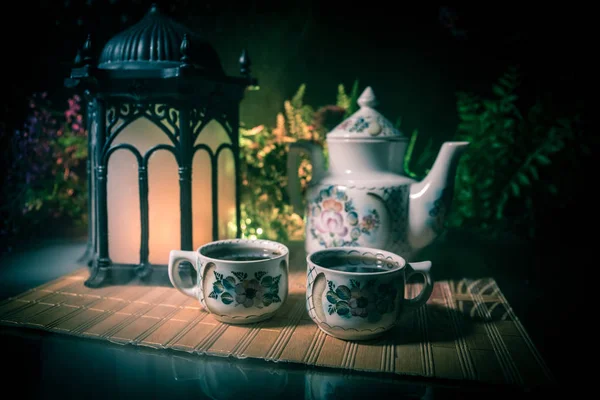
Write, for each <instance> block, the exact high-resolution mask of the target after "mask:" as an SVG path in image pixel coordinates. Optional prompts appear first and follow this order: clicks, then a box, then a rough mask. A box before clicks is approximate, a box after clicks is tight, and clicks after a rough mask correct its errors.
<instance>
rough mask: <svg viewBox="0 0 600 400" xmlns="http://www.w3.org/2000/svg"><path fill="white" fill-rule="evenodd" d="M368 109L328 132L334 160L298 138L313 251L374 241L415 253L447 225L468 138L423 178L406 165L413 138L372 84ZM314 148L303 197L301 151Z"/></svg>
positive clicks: (292, 161) (302, 210)
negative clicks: (389, 115) (380, 104)
mask: <svg viewBox="0 0 600 400" xmlns="http://www.w3.org/2000/svg"><path fill="white" fill-rule="evenodd" d="M358 105H359V106H360V109H359V110H358V111H356V112H355V113H354V114H353V115H351V116H350V117H349V118H348V119H347V120H345V121H344V122H342V123H341V124H339V125H338V126H336V127H335V128H334V129H333V130H332V131H331V132H329V133H328V134H327V137H326V141H327V146H328V148H329V168H328V169H327V170H325V157H324V155H323V151H322V148H321V146H319V145H316V144H314V143H312V142H309V141H299V142H296V143H292V144H291V146H290V152H289V155H288V164H287V171H288V194H289V196H290V199H291V202H292V205H293V206H294V210H295V212H297V213H299V214H300V215H302V216H303V217H304V218H305V222H306V240H305V249H306V251H307V252H308V253H311V252H313V251H316V250H319V249H323V248H328V247H338V246H362V247H374V248H379V249H382V250H387V251H391V252H394V253H397V254H400V255H401V256H402V257H405V258H407V259H409V260H410V258H411V256H413V255H415V254H416V253H417V252H418V251H419V250H420V249H422V248H424V247H426V246H427V245H429V244H430V243H431V242H432V241H433V240H434V239H435V238H436V237H437V236H438V235H439V234H440V233H441V231H442V229H443V226H444V225H443V224H444V220H445V216H446V214H447V212H448V209H449V207H450V203H451V200H452V195H453V187H454V180H455V174H456V167H457V164H458V161H459V159H460V157H461V155H462V154H463V152H464V150H465V149H466V148H467V146H468V145H469V143H468V142H445V143H444V144H443V145H442V147H441V149H440V152H439V154H438V156H437V158H436V160H435V162H434V164H433V167H432V168H431V170H430V172H429V174H428V175H427V176H426V177H425V178H424V179H423V180H422V181H420V182H417V181H415V180H414V179H412V178H410V177H408V176H407V175H406V173H405V171H404V156H405V154H406V149H407V145H408V138H407V137H406V136H404V135H403V134H402V133H401V132H400V131H399V130H398V129H396V128H395V127H394V126H393V124H392V123H391V122H390V121H389V120H387V119H386V118H385V117H383V116H382V115H381V114H380V113H379V112H377V111H376V110H375V109H374V107H375V106H376V105H377V101H376V99H375V95H374V94H373V90H372V89H371V88H370V87H367V88H366V89H365V91H364V92H363V93H362V94H361V96H360V97H359V99H358ZM302 152H305V153H308V155H309V157H310V161H311V163H312V170H313V175H312V180H311V182H310V184H309V187H308V188H307V193H306V205H305V206H304V205H303V199H302V195H301V187H300V180H299V177H298V166H299V161H300V159H299V155H300V153H302Z"/></svg>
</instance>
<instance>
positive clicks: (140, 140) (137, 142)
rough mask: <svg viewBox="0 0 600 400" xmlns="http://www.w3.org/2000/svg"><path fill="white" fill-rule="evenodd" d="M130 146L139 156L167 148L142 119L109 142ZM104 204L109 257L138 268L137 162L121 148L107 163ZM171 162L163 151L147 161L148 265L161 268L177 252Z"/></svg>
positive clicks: (160, 133) (176, 209) (177, 214)
mask: <svg viewBox="0 0 600 400" xmlns="http://www.w3.org/2000/svg"><path fill="white" fill-rule="evenodd" d="M121 143H125V144H129V145H132V146H134V147H135V148H136V149H137V150H138V151H139V153H140V155H141V156H142V157H143V156H144V155H145V154H146V153H147V152H148V151H149V150H150V149H151V148H152V147H154V146H156V145H158V144H167V145H169V144H172V143H170V141H169V139H168V137H167V136H166V135H165V133H164V132H163V131H162V130H161V128H160V127H158V126H156V125H155V124H154V123H153V122H151V121H150V120H148V119H147V118H145V117H142V118H138V119H136V120H135V121H133V122H131V123H130V124H129V125H127V126H126V127H125V128H124V129H123V131H121V132H120V133H119V134H118V135H117V136H116V137H115V139H114V141H113V143H112V146H111V147H114V146H117V145H119V144H121ZM107 171H108V175H107V202H108V203H107V205H108V207H107V208H108V231H109V256H110V259H111V261H112V262H114V263H119V264H138V263H140V261H141V260H140V246H141V213H140V192H139V172H138V162H137V160H136V158H135V156H134V155H133V154H132V153H131V152H130V151H129V150H125V149H120V150H117V151H115V152H114V153H113V154H112V155H111V157H110V159H109V161H108V170H107ZM179 210H180V209H179V186H178V175H177V162H176V161H175V158H174V156H173V155H172V154H171V153H170V152H168V151H166V150H158V151H156V152H154V153H153V154H152V155H151V156H150V158H149V160H148V230H149V238H148V241H149V243H148V247H149V261H150V263H152V264H166V263H167V262H168V255H169V251H170V250H171V249H176V248H179V247H180V231H179V226H180V211H179Z"/></svg>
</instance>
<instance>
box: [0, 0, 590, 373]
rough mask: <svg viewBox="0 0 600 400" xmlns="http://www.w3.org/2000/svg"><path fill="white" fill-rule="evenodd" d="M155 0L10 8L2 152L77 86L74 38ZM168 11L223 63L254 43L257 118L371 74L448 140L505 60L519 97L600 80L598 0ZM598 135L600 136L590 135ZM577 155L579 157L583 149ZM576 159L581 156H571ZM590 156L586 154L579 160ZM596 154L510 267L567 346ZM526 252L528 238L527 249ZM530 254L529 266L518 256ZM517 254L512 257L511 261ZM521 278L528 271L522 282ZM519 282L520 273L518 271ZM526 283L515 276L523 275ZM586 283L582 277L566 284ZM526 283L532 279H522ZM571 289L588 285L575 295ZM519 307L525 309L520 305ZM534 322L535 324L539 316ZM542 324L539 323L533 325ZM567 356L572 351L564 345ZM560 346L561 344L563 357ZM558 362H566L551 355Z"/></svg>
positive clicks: (552, 174)
mask: <svg viewBox="0 0 600 400" xmlns="http://www.w3.org/2000/svg"><path fill="white" fill-rule="evenodd" d="M151 3H152V2H150V1H142V0H138V1H135V0H104V1H100V0H88V1H49V0H47V1H37V2H36V1H20V2H16V3H14V4H13V3H11V9H10V10H9V9H8V8H5V10H4V12H3V16H4V21H3V23H2V24H1V28H0V29H2V33H1V35H0V37H2V47H1V49H0V51H2V54H3V57H2V60H3V67H4V68H3V72H2V73H1V74H0V76H1V79H2V82H1V87H2V95H3V96H2V102H3V103H2V107H1V108H0V124H1V125H0V128H2V129H1V132H2V136H1V137H0V147H1V148H2V149H3V152H2V157H7V156H8V155H7V153H6V149H7V148H8V143H9V140H10V132H12V131H14V129H18V128H20V127H22V125H23V121H24V119H25V117H26V113H27V107H26V106H27V101H26V100H27V98H28V97H29V96H30V95H31V94H32V93H34V92H42V91H46V92H48V93H49V96H50V97H51V98H52V99H53V102H54V103H55V104H61V102H64V104H65V108H66V99H67V98H68V96H70V95H72V94H73V93H72V92H70V91H68V90H67V89H65V88H64V87H63V79H64V78H65V77H67V76H68V73H69V69H70V67H71V62H72V60H73V58H74V56H75V54H76V50H77V49H78V48H79V47H80V46H81V45H82V44H83V42H84V40H85V37H86V35H87V34H88V33H91V34H92V35H93V38H94V44H95V50H96V51H97V52H99V51H100V50H101V47H102V45H103V44H104V43H106V41H107V40H108V39H109V38H110V37H112V36H113V35H114V34H116V33H118V32H120V31H121V30H123V29H125V28H126V27H128V26H130V25H131V24H133V23H135V22H137V21H138V20H139V19H140V18H141V17H142V16H143V15H144V14H145V13H146V12H147V11H148V9H149V7H150V4H151ZM157 3H158V5H159V7H160V8H161V10H163V12H165V13H168V14H169V15H171V16H172V17H173V18H175V19H176V20H179V21H180V22H182V23H184V24H185V25H187V26H188V27H189V28H191V29H194V30H196V31H198V32H199V33H201V34H203V35H204V37H205V38H206V39H207V40H208V41H209V42H210V43H211V44H213V46H214V47H215V49H216V51H217V53H218V54H219V55H220V57H221V61H222V63H223V66H224V68H225V70H226V72H227V73H228V74H230V75H238V73H239V71H238V69H239V67H238V61H237V60H238V57H239V54H240V52H241V50H242V48H244V47H246V48H247V49H248V50H249V54H250V56H251V59H252V61H253V74H254V75H255V76H256V77H257V78H258V79H259V81H260V86H261V90H260V91H258V92H253V93H249V94H248V95H247V96H246V99H245V100H244V102H243V103H242V108H241V120H242V122H243V123H245V124H246V125H247V126H254V125H257V124H268V125H273V124H274V123H275V116H276V114H277V112H280V111H282V110H283V101H284V100H286V99H289V98H290V97H291V96H293V94H294V93H295V91H296V90H297V89H298V87H299V86H300V84H302V83H306V84H307V93H306V96H305V102H306V103H307V104H310V105H312V106H314V107H319V106H322V105H326V104H332V103H335V96H336V90H337V85H338V84H340V83H343V84H344V85H345V86H346V88H350V87H351V85H352V83H353V81H354V80H355V79H358V80H359V81H360V88H361V90H362V89H363V88H364V87H365V86H371V87H372V88H373V89H374V91H375V93H376V94H377V96H378V98H379V100H380V106H379V110H380V111H381V112H382V113H383V114H384V115H385V116H387V117H388V118H389V119H390V120H392V121H394V120H396V118H397V117H399V116H402V118H403V129H404V130H405V131H406V132H412V130H413V129H418V130H419V131H420V132H421V134H422V135H423V138H422V139H423V140H422V141H420V142H419V143H417V151H418V149H419V148H420V146H422V145H423V144H424V142H425V141H426V139H427V138H430V137H431V138H433V139H434V140H435V141H436V143H441V141H443V140H450V139H451V137H452V136H453V135H454V133H455V130H456V125H457V123H458V118H457V114H456V92H457V91H475V92H478V93H481V94H486V92H488V91H489V90H490V89H491V84H492V83H493V82H494V81H495V80H496V79H497V78H498V77H499V76H500V74H501V73H502V72H504V71H505V70H506V68H507V67H508V66H511V65H518V66H519V67H520V69H521V72H522V73H523V76H524V86H523V90H522V91H521V101H522V102H523V103H524V104H530V103H532V102H533V101H534V100H535V98H536V97H537V96H540V95H544V94H550V95H551V96H552V99H553V103H554V105H555V106H556V109H559V110H561V112H562V113H569V112H570V111H571V110H574V109H575V108H581V107H582V106H583V99H584V98H587V97H588V96H589V95H585V94H584V93H585V89H587V88H589V87H590V86H591V82H593V80H592V79H591V77H592V76H591V74H590V73H589V71H590V70H591V59H592V56H591V52H592V43H594V42H592V39H591V38H592V36H591V31H592V26H593V24H594V23H595V19H596V17H595V15H596V14H595V13H593V12H592V11H591V10H590V7H586V6H581V5H580V6H577V5H571V4H566V3H564V2H563V3H559V2H555V3H548V2H546V3H540V4H538V5H534V4H525V3H524V2H520V3H515V4H511V3H504V2H492V3H490V2H472V3H469V4H468V5H466V4H465V5H463V6H451V5H443V4H435V3H428V4H419V5H417V4H415V2H379V1H369V2H356V3H354V2H331V1H328V2H319V1H312V2H311V1H281V2H264V1H245V2H227V1H219V2H217V1H187V0H179V1H170V2H167V1H159V2H157ZM585 140H588V141H589V143H590V145H591V144H595V142H596V140H597V139H596V138H595V137H591V136H586V138H585ZM574 161H575V160H574ZM574 161H573V164H574ZM578 161H581V160H578ZM593 161H594V157H593V156H592V157H590V158H589V159H586V160H583V164H581V165H580V166H579V167H577V168H574V167H573V165H571V163H566V164H563V165H554V166H553V167H551V169H549V171H548V172H547V174H548V176H549V178H550V179H556V180H561V181H566V182H568V183H569V184H568V185H567V186H565V187H567V188H568V190H566V191H565V193H563V194H562V196H563V198H564V201H563V202H562V203H561V204H562V205H561V206H560V207H559V208H557V207H555V206H553V205H552V204H553V203H551V202H549V203H548V204H544V201H543V199H538V200H542V201H540V202H538V204H540V205H539V210H538V212H539V213H540V215H542V218H539V219H538V221H539V222H538V223H539V224H540V227H539V228H540V229H539V231H540V232H541V233H539V234H538V235H537V236H536V238H535V240H534V241H533V242H532V243H531V244H530V245H529V247H528V248H527V249H528V250H527V251H528V253H527V254H524V253H515V254H509V255H505V257H504V259H505V260H509V261H507V264H506V265H505V266H504V267H505V268H506V269H507V270H511V269H514V268H520V269H521V268H522V269H524V270H523V271H519V275H518V276H519V277H520V278H519V279H521V280H523V281H524V282H526V286H525V287H526V288H527V287H529V286H527V285H534V286H531V288H532V289H531V291H532V292H533V291H534V287H535V290H536V292H535V293H538V290H539V288H542V290H541V292H539V293H541V294H540V295H539V296H538V295H535V296H538V297H539V298H538V297H536V300H539V301H538V303H535V304H537V305H536V307H544V305H547V308H548V309H545V310H540V311H543V313H542V312H540V313H539V314H540V315H543V316H544V317H543V318H542V317H540V316H538V319H537V320H536V319H535V315H534V314H536V313H537V310H536V309H531V310H524V311H523V313H524V314H526V315H527V316H528V317H531V318H534V321H537V322H536V323H531V324H529V326H530V327H532V329H534V330H535V329H537V332H539V333H536V334H535V335H536V337H535V338H534V339H536V340H542V341H543V340H544V338H546V339H547V346H560V345H561V344H563V343H565V340H570V339H573V338H576V337H577V332H578V331H577V329H578V328H581V327H584V326H585V324H582V323H581V321H582V320H580V319H576V318H578V317H579V315H580V314H581V312H582V307H581V306H580V304H582V303H583V301H584V299H585V297H586V293H585V292H584V290H587V289H586V288H587V284H585V285H584V283H583V282H582V281H583V280H584V279H586V274H587V273H588V271H590V269H591V268H592V267H593V264H592V263H591V262H589V261H588V258H590V257H592V256H593V253H592V250H593V246H592V245H593V244H594V243H595V240H594V236H595V235H594V234H593V231H592V233H588V230H589V229H594V228H596V226H598V225H597V223H596V221H597V217H596V214H597V207H595V202H596V197H595V195H594V194H592V193H591V190H593V188H594V186H595V185H596V184H597V183H596V178H594V175H593V173H592V172H595V171H596V170H597V168H595V167H594V166H593V165H592V162H593ZM520 251H521V250H520ZM524 257H527V260H531V262H529V263H528V264H527V265H525V266H523V264H524V263H523V262H519V260H520V259H521V258H524ZM510 260H514V263H513V262H511V261H510ZM519 282H521V281H519ZM519 284H520V283H519ZM515 285H516V283H515ZM566 287H569V288H576V287H578V288H580V289H566ZM525 290H527V289H525ZM565 290H580V292H579V294H578V295H569V296H564V298H563V295H562V294H561V293H564V292H565ZM519 315H521V314H519ZM536 324H537V325H536ZM529 326H528V329H529ZM532 335H533V334H532ZM556 354H559V355H560V356H561V357H562V356H564V355H565V354H566V352H565V351H562V352H558V353H556ZM556 357H559V356H556ZM554 363H556V365H559V364H560V362H559V361H554Z"/></svg>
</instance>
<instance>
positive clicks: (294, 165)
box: [287, 140, 325, 216]
mask: <svg viewBox="0 0 600 400" xmlns="http://www.w3.org/2000/svg"><path fill="white" fill-rule="evenodd" d="M302 153H306V154H308V157H309V160H310V163H311V165H312V179H311V181H312V182H318V181H320V180H321V178H322V177H323V173H324V171H325V156H324V155H323V148H322V147H321V146H320V145H318V144H316V143H315V142H311V141H308V140H298V141H297V142H294V143H290V149H289V152H288V157H287V178H288V184H287V193H288V195H289V196H290V202H291V204H292V206H293V207H294V211H295V212H296V213H297V214H299V215H300V216H304V205H303V201H302V200H303V199H302V187H301V185H300V177H299V176H298V167H299V166H300V155H301V154H302Z"/></svg>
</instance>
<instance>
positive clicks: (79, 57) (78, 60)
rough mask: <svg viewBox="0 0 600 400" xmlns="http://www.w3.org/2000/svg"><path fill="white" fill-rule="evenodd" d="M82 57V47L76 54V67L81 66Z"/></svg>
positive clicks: (74, 61)
mask: <svg viewBox="0 0 600 400" xmlns="http://www.w3.org/2000/svg"><path fill="white" fill-rule="evenodd" d="M82 61H83V60H82V59H81V49H77V54H76V55H75V60H73V64H75V66H76V67H79V66H81V63H82Z"/></svg>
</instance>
